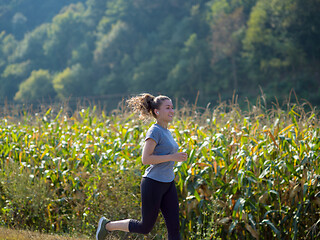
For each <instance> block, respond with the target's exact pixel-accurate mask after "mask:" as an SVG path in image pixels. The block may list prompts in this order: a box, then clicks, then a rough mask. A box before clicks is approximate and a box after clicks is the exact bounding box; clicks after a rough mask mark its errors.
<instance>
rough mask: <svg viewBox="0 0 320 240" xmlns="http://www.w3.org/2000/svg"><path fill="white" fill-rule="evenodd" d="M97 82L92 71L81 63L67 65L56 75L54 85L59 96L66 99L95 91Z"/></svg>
mask: <svg viewBox="0 0 320 240" xmlns="http://www.w3.org/2000/svg"><path fill="white" fill-rule="evenodd" d="M95 82H96V81H94V80H93V79H92V78H91V73H90V71H88V70H87V69H84V68H83V67H82V66H81V64H79V63H78V64H76V65H73V66H71V67H67V68H66V69H65V70H63V71H62V72H60V73H58V74H57V75H56V76H54V79H53V87H54V89H55V91H56V92H57V97H58V98H59V99H61V100H65V99H67V98H69V97H79V96H88V95H91V94H92V92H93V86H94V85H95Z"/></svg>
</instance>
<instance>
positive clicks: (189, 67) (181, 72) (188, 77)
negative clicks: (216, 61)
mask: <svg viewBox="0 0 320 240" xmlns="http://www.w3.org/2000/svg"><path fill="white" fill-rule="evenodd" d="M208 52H209V51H208V49H207V45H206V41H204V40H202V39H198V37H197V34H195V33H193V34H191V35H190V37H189V38H188V40H187V41H186V42H185V44H184V48H183V49H181V53H180V57H179V61H178V62H177V63H176V65H175V66H174V67H173V68H172V69H171V71H170V72H169V74H168V77H167V79H166V85H167V87H168V89H170V92H172V93H174V95H175V96H176V97H179V98H185V99H195V97H196V96H197V93H198V91H200V93H201V94H204V95H206V93H207V90H208V89H207V88H206V83H207V82H208V77H209V74H210V61H209V55H208V54H207V53H208Z"/></svg>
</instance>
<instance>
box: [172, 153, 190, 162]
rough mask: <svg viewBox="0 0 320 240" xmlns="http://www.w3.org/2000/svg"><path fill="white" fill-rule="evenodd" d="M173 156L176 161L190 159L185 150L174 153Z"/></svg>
mask: <svg viewBox="0 0 320 240" xmlns="http://www.w3.org/2000/svg"><path fill="white" fill-rule="evenodd" d="M172 158H173V160H174V161H176V162H184V161H186V160H187V159H188V154H186V153H185V152H177V153H174V154H172Z"/></svg>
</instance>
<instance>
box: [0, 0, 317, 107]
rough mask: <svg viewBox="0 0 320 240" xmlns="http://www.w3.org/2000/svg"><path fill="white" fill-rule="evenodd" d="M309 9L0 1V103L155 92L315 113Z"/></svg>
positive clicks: (265, 0) (250, 2)
mask: <svg viewBox="0 0 320 240" xmlns="http://www.w3.org/2000/svg"><path fill="white" fill-rule="evenodd" d="M319 12H320V1H319V0H308V1H305V0H272V1H271V0H233V1H231V0H211V1H209V0H197V1H195V0H194V1H186V0H163V1H148V0H83V1H80V0H78V1H76V0H59V1H56V0H46V1H41V0H11V1H4V0H1V1H0V32H1V33H0V96H1V99H2V101H3V100H4V99H7V100H9V101H16V102H24V101H29V102H30V101H38V100H40V99H41V100H45V99H51V100H65V99H68V98H69V97H70V96H72V97H82V96H87V97H88V96H105V95H109V94H119V95H123V96H125V95H128V94H132V93H140V92H152V93H155V94H157V93H164V94H167V95H169V96H171V97H174V98H179V99H186V100H189V101H194V100H195V98H196V96H197V94H198V92H199V93H200V95H199V104H202V105H205V104H207V103H208V102H211V103H213V104H214V103H215V102H216V101H217V100H218V99H219V98H220V97H221V98H222V99H228V98H231V97H232V95H233V93H234V92H236V93H237V94H238V95H239V97H241V98H243V99H244V98H248V99H249V100H252V99H256V97H257V95H259V94H261V90H262V91H263V92H264V94H265V96H266V97H267V98H268V99H269V100H273V97H274V96H276V97H277V98H278V99H279V100H282V99H283V98H285V97H286V96H288V94H289V92H290V90H291V89H294V90H295V92H296V94H297V95H298V97H300V98H306V99H307V100H309V101H310V102H311V103H312V104H314V105H319V104H320V87H319V86H320V76H319V69H320V68H319V67H320V45H319V42H320V18H319Z"/></svg>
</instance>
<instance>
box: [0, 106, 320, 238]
mask: <svg viewBox="0 0 320 240" xmlns="http://www.w3.org/2000/svg"><path fill="white" fill-rule="evenodd" d="M307 108H309V110H308V111H307V110H306V109H307ZM151 124H152V123H151V122H150V123H143V122H141V121H139V120H138V119H137V118H136V117H135V116H133V115H130V113H129V112H126V111H125V110H118V111H115V112H113V113H110V114H105V113H104V112H103V111H101V110H97V108H96V107H90V108H84V109H81V110H79V111H75V112H73V113H72V114H70V112H68V111H65V110H64V109H63V108H62V109H61V110H60V111H56V110H54V109H53V108H48V109H46V111H42V112H40V113H27V112H21V113H19V116H18V115H17V114H11V115H8V114H6V115H5V116H4V117H3V118H2V120H1V121H0V143H1V149H0V157H1V162H0V164H1V165H0V166H1V171H0V193H1V198H0V210H1V212H0V225H3V226H7V227H19V228H26V229H31V230H38V231H42V232H65V233H72V232H76V233H81V234H87V235H88V236H93V235H94V232H95V228H96V223H97V220H98V219H99V217H100V216H101V215H107V216H112V217H113V218H116V219H123V218H136V219H137V218H138V219H139V218H140V190H139V185H140V178H141V175H142V174H141V173H142V172H143V171H144V169H145V166H143V165H142V164H141V149H142V146H143V143H144V141H143V139H144V135H145V133H146V131H147V129H148V128H149V127H150V125H151ZM169 129H170V130H171V131H172V134H173V136H174V138H175V139H176V140H177V142H178V144H179V146H180V148H181V151H185V152H187V153H188V156H189V157H188V160H187V161H186V162H183V163H178V164H176V166H175V173H176V179H175V180H176V185H177V189H178V195H179V199H180V218H181V231H182V236H183V239H317V238H318V237H319V236H320V232H319V228H318V227H320V226H318V225H319V224H320V213H319V207H320V168H319V156H320V130H319V118H318V114H317V112H316V110H315V109H313V108H312V107H310V106H308V105H307V104H304V105H299V104H287V105H286V109H285V110H283V108H280V107H276V106H273V107H271V108H270V109H267V108H265V107H263V106H262V105H261V104H260V105H259V104H258V106H249V107H248V110H246V111H243V110H241V109H240V108H239V107H238V105H237V104H229V105H227V104H221V105H219V106H217V107H215V108H213V109H209V108H206V109H199V108H196V107H182V108H181V109H178V110H176V117H175V120H174V122H173V123H172V124H171V125H170V128H169ZM165 233H166V230H165V224H164V222H163V220H161V218H160V219H159V221H158V223H157V226H156V227H155V229H154V230H153V231H152V232H151V233H150V234H149V235H148V236H146V237H142V236H139V235H134V234H132V235H124V234H122V235H121V233H115V234H114V235H113V237H115V238H116V237H118V238H120V237H122V238H124V236H125V237H126V238H128V239H146V238H147V239H165V237H166V236H165ZM110 239H111V238H110ZM112 239H114V238H112Z"/></svg>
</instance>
